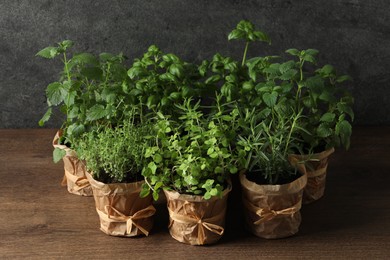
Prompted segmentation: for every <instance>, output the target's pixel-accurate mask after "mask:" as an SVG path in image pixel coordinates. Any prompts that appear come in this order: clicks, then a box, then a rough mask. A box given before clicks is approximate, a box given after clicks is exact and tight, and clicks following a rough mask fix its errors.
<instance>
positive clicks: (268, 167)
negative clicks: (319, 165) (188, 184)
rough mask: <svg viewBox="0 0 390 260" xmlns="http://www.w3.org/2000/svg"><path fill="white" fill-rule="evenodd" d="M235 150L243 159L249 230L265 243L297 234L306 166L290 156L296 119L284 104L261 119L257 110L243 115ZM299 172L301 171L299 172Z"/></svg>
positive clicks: (244, 200) (243, 181) (244, 198)
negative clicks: (265, 239) (266, 239)
mask: <svg viewBox="0 0 390 260" xmlns="http://www.w3.org/2000/svg"><path fill="white" fill-rule="evenodd" d="M241 115H242V116H241V123H240V126H241V131H240V134H239V136H238V141H237V147H236V150H237V152H238V154H239V156H238V157H239V158H241V159H240V160H241V166H242V167H243V168H244V169H245V170H244V171H242V172H240V176H239V179H240V183H241V187H242V201H243V204H244V209H245V220H246V224H247V227H248V228H249V230H250V231H251V232H252V233H253V234H254V235H256V236H259V237H263V238H268V239H271V238H283V237H288V236H291V235H294V234H295V233H297V232H298V228H299V225H300V223H301V215H300V208H301V202H302V193H303V189H304V187H305V185H306V181H307V176H306V174H301V172H303V173H304V172H305V167H304V164H302V163H300V162H299V161H298V160H297V159H295V158H289V156H288V154H289V153H290V151H291V150H292V149H293V148H294V146H295V145H296V143H298V142H299V140H297V139H296V136H297V131H298V128H299V127H298V125H297V123H298V120H299V118H300V116H301V115H300V114H295V113H294V112H293V111H292V110H290V109H288V108H287V109H286V108H285V107H284V106H283V102H282V101H281V102H277V103H276V104H274V105H273V106H272V107H270V113H269V114H268V115H265V114H264V113H261V112H260V113H259V112H258V111H257V110H256V109H253V110H246V111H245V112H243V113H241ZM298 169H299V170H300V171H301V172H300V171H298Z"/></svg>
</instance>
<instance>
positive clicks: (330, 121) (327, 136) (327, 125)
mask: <svg viewBox="0 0 390 260" xmlns="http://www.w3.org/2000/svg"><path fill="white" fill-rule="evenodd" d="M287 53H289V54H291V55H293V56H296V57H297V58H298V61H296V62H295V61H289V62H288V63H289V64H290V66H291V67H292V69H295V70H296V71H297V72H298V73H297V74H296V76H295V77H294V78H293V79H292V81H291V83H292V84H293V89H292V93H293V94H294V96H295V98H294V99H295V109H296V110H300V109H302V110H303V115H304V117H302V120H301V124H302V125H303V126H304V128H305V129H306V130H307V131H301V137H302V140H303V141H302V142H301V146H300V147H299V152H300V154H296V155H294V156H295V157H296V158H297V159H298V160H304V161H306V168H307V174H308V184H307V186H306V188H305V191H304V199H303V200H304V203H310V202H313V201H316V200H318V199H320V198H321V197H322V196H323V194H324V190H325V183H326V174H327V167H328V158H329V156H330V155H331V154H332V153H333V152H334V149H335V148H336V147H344V148H345V149H348V148H349V145H350V136H351V133H352V126H351V123H350V122H352V121H353V119H354V113H353V110H352V105H353V98H352V96H351V95H350V93H349V92H348V91H346V90H344V89H342V87H341V86H340V85H341V84H343V83H344V82H345V81H346V80H348V79H349V77H348V76H347V75H342V76H339V75H337V73H336V71H335V69H334V68H333V66H331V65H325V66H323V67H320V68H318V69H316V67H315V63H316V55H317V54H318V51H317V50H314V49H308V50H302V51H298V50H296V49H289V50H287ZM305 63H309V64H308V66H305Z"/></svg>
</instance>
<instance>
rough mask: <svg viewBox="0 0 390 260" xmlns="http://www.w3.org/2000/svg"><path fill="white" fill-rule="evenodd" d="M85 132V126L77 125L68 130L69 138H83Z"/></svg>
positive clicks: (72, 125)
mask: <svg viewBox="0 0 390 260" xmlns="http://www.w3.org/2000/svg"><path fill="white" fill-rule="evenodd" d="M84 132H85V126H84V125H81V124H77V123H75V124H71V125H70V126H68V129H67V134H68V136H74V137H78V136H81V135H82V134H83V133H84Z"/></svg>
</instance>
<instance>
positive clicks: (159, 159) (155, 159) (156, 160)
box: [153, 153, 163, 163]
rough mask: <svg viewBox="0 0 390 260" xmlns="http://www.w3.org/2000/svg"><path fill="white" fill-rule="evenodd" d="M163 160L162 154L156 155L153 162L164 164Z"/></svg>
mask: <svg viewBox="0 0 390 260" xmlns="http://www.w3.org/2000/svg"><path fill="white" fill-rule="evenodd" d="M162 160H163V158H162V156H161V154H158V153H157V154H155V155H154V156H153V161H154V162H155V163H160V162H162Z"/></svg>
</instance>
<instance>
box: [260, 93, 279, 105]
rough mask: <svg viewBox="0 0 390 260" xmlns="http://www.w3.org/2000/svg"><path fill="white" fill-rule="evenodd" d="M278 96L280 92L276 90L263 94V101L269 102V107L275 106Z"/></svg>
mask: <svg viewBox="0 0 390 260" xmlns="http://www.w3.org/2000/svg"><path fill="white" fill-rule="evenodd" d="M277 98H278V93H277V92H276V91H272V92H271V93H264V94H263V101H264V103H265V104H267V106H268V107H273V106H274V105H275V104H276V100H277Z"/></svg>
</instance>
